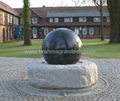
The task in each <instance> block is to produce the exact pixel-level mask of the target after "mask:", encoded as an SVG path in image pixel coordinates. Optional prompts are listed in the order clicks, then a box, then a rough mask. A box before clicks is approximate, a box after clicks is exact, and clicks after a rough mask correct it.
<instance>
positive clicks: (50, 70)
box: [28, 60, 98, 89]
mask: <svg viewBox="0 0 120 101" xmlns="http://www.w3.org/2000/svg"><path fill="white" fill-rule="evenodd" d="M97 80H98V70H97V65H96V64H95V63H93V62H90V61H85V60H81V61H79V62H78V63H76V64H72V65H51V64H47V63H45V61H44V60H43V61H42V62H33V63H32V64H31V65H30V66H29V67H28V83H29V84H30V85H31V86H33V87H35V88H47V89H48V88H49V89H75V88H85V87H89V86H92V85H93V84H95V83H96V82H97Z"/></svg>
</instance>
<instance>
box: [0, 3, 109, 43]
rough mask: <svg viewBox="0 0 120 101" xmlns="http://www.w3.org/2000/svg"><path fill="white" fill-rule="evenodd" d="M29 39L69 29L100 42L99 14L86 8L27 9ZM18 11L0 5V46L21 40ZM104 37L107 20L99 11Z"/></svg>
mask: <svg viewBox="0 0 120 101" xmlns="http://www.w3.org/2000/svg"><path fill="white" fill-rule="evenodd" d="M31 12H32V18H31V26H32V30H31V38H33V39H36V38H44V37H45V35H46V34H47V33H48V32H50V31H52V30H55V29H56V28H62V27H65V28H69V29H72V30H73V31H75V32H76V34H77V35H79V36H80V37H81V38H100V12H99V11H98V10H97V8H96V7H94V6H89V7H45V6H43V7H37V8H31ZM21 14H22V8H15V9H13V8H11V7H10V6H9V5H7V4H5V3H3V2H2V1H0V42H5V41H9V40H13V39H15V38H22V37H23V34H24V33H23V28H22V20H21ZM103 16H104V17H103V20H104V29H103V33H104V37H105V38H109V35H110V20H109V13H108V10H107V8H106V7H104V8H103Z"/></svg>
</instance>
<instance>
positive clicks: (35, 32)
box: [32, 27, 37, 38]
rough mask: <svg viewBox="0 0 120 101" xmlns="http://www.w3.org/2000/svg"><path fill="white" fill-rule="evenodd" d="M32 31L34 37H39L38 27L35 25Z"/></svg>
mask: <svg viewBox="0 0 120 101" xmlns="http://www.w3.org/2000/svg"><path fill="white" fill-rule="evenodd" d="M32 33H33V38H37V28H36V27H33V29H32Z"/></svg>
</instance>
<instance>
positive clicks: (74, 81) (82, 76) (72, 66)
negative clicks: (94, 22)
mask: <svg viewBox="0 0 120 101" xmlns="http://www.w3.org/2000/svg"><path fill="white" fill-rule="evenodd" d="M81 47H82V42H81V40H80V38H79V37H78V36H77V35H76V34H75V32H73V31H72V30H70V29H66V28H58V29H56V30H54V31H52V32H49V33H48V34H47V36H46V37H45V39H44V41H43V45H42V50H43V56H44V58H45V60H46V61H45V60H41V62H33V63H32V64H31V65H30V66H29V67H28V82H29V84H30V85H31V86H32V87H35V88H38V89H76V88H77V89H80V88H87V87H90V86H92V85H94V84H95V83H96V82H97V80H98V70H97V65H96V64H95V63H93V62H90V61H86V60H81V59H80V57H81Z"/></svg>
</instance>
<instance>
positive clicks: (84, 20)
mask: <svg viewBox="0 0 120 101" xmlns="http://www.w3.org/2000/svg"><path fill="white" fill-rule="evenodd" d="M79 22H87V18H86V17H80V18H79Z"/></svg>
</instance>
